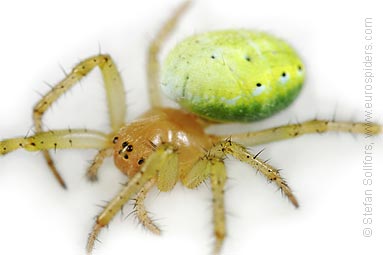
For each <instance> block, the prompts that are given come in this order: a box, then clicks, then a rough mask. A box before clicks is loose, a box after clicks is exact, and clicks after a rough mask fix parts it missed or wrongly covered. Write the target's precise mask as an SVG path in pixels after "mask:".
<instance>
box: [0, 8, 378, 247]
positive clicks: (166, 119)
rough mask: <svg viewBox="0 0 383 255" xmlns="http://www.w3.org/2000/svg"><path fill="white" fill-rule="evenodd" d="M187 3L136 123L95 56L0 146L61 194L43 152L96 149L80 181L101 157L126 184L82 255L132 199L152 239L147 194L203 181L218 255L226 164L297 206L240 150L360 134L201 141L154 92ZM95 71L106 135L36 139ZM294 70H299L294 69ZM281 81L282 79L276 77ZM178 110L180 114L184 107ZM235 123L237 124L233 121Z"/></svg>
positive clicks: (194, 124) (271, 133)
mask: <svg viewBox="0 0 383 255" xmlns="http://www.w3.org/2000/svg"><path fill="white" fill-rule="evenodd" d="M188 3H189V2H186V3H185V4H183V5H182V6H181V7H180V8H179V9H178V10H177V11H176V12H175V14H174V16H173V17H171V19H169V20H168V21H167V22H166V23H165V25H164V26H163V28H162V30H161V31H160V33H159V34H158V36H157V38H156V39H155V40H154V41H153V42H152V44H151V47H150V51H149V52H150V54H149V60H148V69H147V73H148V80H149V83H148V85H149V95H150V102H151V109H150V110H148V111H147V112H146V113H144V114H143V115H142V116H141V117H140V118H139V119H137V120H136V121H134V122H131V123H127V124H126V123H125V109H126V107H125V98H124V97H125V93H124V88H123V86H122V81H121V78H120V75H119V73H118V71H117V68H116V66H115V64H114V62H113V60H112V58H111V57H110V56H109V55H98V56H94V57H90V58H88V59H85V60H84V61H82V62H81V63H79V64H78V65H76V66H75V67H74V69H73V71H72V72H71V73H70V74H68V76H67V77H66V78H65V79H64V80H63V81H61V82H60V83H58V84H57V85H56V86H55V87H54V88H52V90H51V91H50V92H49V93H48V94H47V95H45V96H44V97H43V99H42V100H41V101H39V102H38V103H37V105H36V106H35V108H34V112H33V119H34V122H35V129H36V134H35V135H32V136H29V137H20V138H13V139H7V140H4V141H1V142H0V145H1V146H0V149H1V153H2V154H6V153H9V152H11V151H13V150H16V149H19V148H23V149H26V150H30V151H36V150H41V151H42V152H43V155H44V157H45V159H46V161H47V163H48V165H49V168H50V169H51V171H52V173H53V174H54V175H55V177H56V179H57V180H58V182H59V183H60V184H61V186H63V187H65V186H66V185H65V182H64V180H63V179H62V178H61V176H60V174H59V172H58V171H57V169H56V167H55V164H54V162H53V160H52V159H51V155H50V153H49V151H48V150H52V149H53V150H56V149H70V148H81V149H87V148H92V149H97V150H98V153H97V155H96V157H95V159H94V161H93V164H92V165H91V166H90V168H89V169H88V171H87V176H88V178H89V179H90V180H93V181H94V180H96V179H97V171H98V169H99V167H100V165H101V164H102V162H103V160H104V159H105V158H106V157H110V156H113V157H114V160H115V164H116V166H117V168H119V169H120V170H121V171H122V172H123V173H125V174H126V175H127V176H128V177H129V181H128V182H127V183H126V184H125V186H124V187H123V188H122V190H121V191H120V193H119V194H117V196H116V197H115V198H114V199H112V200H111V201H110V202H109V204H108V205H107V206H106V207H105V208H104V209H103V211H102V212H101V213H100V214H99V215H98V217H97V219H96V222H95V224H94V226H93V229H92V231H91V233H90V235H89V239H88V244H87V252H88V253H91V252H92V249H93V246H94V242H95V240H96V238H97V236H98V234H99V232H100V231H101V230H102V229H103V228H104V227H105V226H106V225H107V224H108V223H109V222H110V220H111V219H112V218H113V217H114V216H115V214H116V213H117V212H119V211H120V209H121V207H122V206H123V205H124V204H125V203H126V202H127V201H128V200H130V199H133V198H135V199H136V200H135V201H136V202H135V203H136V208H137V216H138V219H139V220H140V221H141V223H142V224H143V225H144V226H145V227H146V228H147V229H148V230H150V231H152V232H153V233H156V234H158V233H160V229H159V228H158V227H157V226H156V225H155V223H154V222H153V221H152V220H151V218H150V217H149V216H148V214H147V212H146V209H145V206H144V199H145V197H146V194H147V192H148V191H149V190H150V189H151V188H153V187H154V186H156V187H157V188H158V189H159V190H160V191H169V190H171V189H172V188H173V187H174V185H175V184H176V182H178V181H181V183H182V184H183V185H185V186H186V187H188V188H191V189H193V188H196V187H198V185H200V184H201V183H202V182H204V181H210V184H211V188H212V193H213V219H214V220H213V223H214V235H215V245H214V253H215V254H218V253H219V252H220V250H221V247H222V244H223V242H224V239H225V236H226V226H225V211H224V196H223V194H224V187H225V182H226V179H227V177H226V170H225V165H224V161H225V159H226V157H228V156H230V157H234V158H236V159H238V160H240V161H243V162H245V163H247V164H249V165H251V166H253V167H254V168H255V169H256V170H257V171H259V172H260V173H261V174H262V175H264V176H265V177H266V179H267V180H269V181H270V182H273V183H275V184H276V185H277V186H278V187H279V188H280V189H281V191H282V192H283V193H284V194H285V195H286V197H287V198H288V199H289V201H290V202H291V203H292V204H293V206H295V207H298V206H299V204H298V201H297V199H296V198H295V196H294V194H293V193H292V191H291V189H290V188H289V186H288V185H287V183H286V181H285V180H284V179H283V178H282V176H281V174H280V173H279V171H278V169H276V168H274V167H273V166H271V165H270V164H268V163H267V162H266V161H264V160H262V159H261V158H260V157H259V154H253V153H251V152H250V151H249V150H248V149H247V148H246V147H245V146H254V145H259V144H263V143H268V142H272V141H278V140H282V139H289V138H293V137H297V136H299V135H303V134H306V133H322V132H327V131H345V132H351V133H363V132H364V126H363V123H350V122H335V121H327V120H312V121H308V122H304V123H301V124H296V125H285V126H280V127H275V128H271V129H267V130H263V131H257V132H250V133H243V134H241V133H238V134H230V135H208V134H206V133H205V131H204V129H205V128H206V127H208V126H209V125H211V124H213V123H214V121H215V120H214V116H211V114H208V115H205V116H204V115H203V114H201V113H199V114H196V112H194V110H193V108H192V107H191V108H190V109H191V110H192V112H188V111H185V110H178V109H171V108H166V107H164V106H163V105H162V102H161V97H160V91H159V84H160V82H159V78H158V73H159V71H158V70H159V65H158V63H157V55H158V52H159V50H160V48H161V46H162V44H163V42H164V40H165V39H166V38H167V36H168V35H169V34H170V33H171V31H172V30H173V28H174V26H175V24H176V22H177V20H178V19H179V17H180V16H181V15H182V14H183V13H184V11H185V10H186V8H187V6H188ZM211 58H212V59H215V58H217V56H216V55H212V56H211ZM245 60H246V61H251V58H250V57H245ZM95 67H99V68H100V69H101V71H102V74H103V78H104V84H105V88H106V92H107V102H108V107H109V111H110V122H111V128H112V132H111V133H109V134H104V133H102V132H99V131H95V130H85V129H73V130H68V129H66V130H53V131H43V129H42V118H43V115H44V113H45V111H46V110H47V109H49V107H50V106H51V105H52V103H53V102H54V101H55V100H56V99H58V98H59V97H60V96H61V95H62V94H64V93H65V92H66V91H68V90H69V89H70V88H71V87H72V86H74V85H75V84H76V83H77V82H78V81H79V80H81V78H82V77H84V76H86V75H87V74H88V73H89V72H90V71H91V70H92V69H93V68H95ZM297 68H298V69H301V68H302V67H299V66H297ZM282 76H283V77H284V76H286V74H285V75H283V73H282ZM257 84H258V83H257ZM260 84H261V83H260ZM261 86H262V84H261V85H260V86H258V85H257V87H261ZM172 91H174V90H172ZM172 91H170V94H171V92H172ZM168 93H169V92H168ZM171 96H172V95H171ZM181 103H182V102H181ZM186 103H188V102H186ZM184 106H185V107H187V104H185V105H184ZM200 115H202V116H203V117H205V118H203V117H201V116H200ZM235 117H236V118H237V117H238V115H235ZM222 118H224V117H220V119H217V121H218V120H220V121H221V120H222ZM374 132H375V133H376V134H378V133H380V132H381V127H380V126H379V125H375V126H374Z"/></svg>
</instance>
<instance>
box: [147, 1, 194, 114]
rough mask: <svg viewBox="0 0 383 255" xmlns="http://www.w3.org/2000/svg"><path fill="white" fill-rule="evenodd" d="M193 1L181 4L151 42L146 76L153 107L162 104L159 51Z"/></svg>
mask: <svg viewBox="0 0 383 255" xmlns="http://www.w3.org/2000/svg"><path fill="white" fill-rule="evenodd" d="M190 3H191V1H185V2H184V3H183V4H181V5H180V6H179V7H178V9H177V10H176V11H175V12H174V14H173V15H172V16H171V17H170V19H168V20H167V21H166V22H165V24H164V25H163V26H162V28H161V29H160V31H159V32H158V33H157V35H156V37H155V38H154V39H153V41H152V42H151V43H150V46H149V50H148V59H147V67H146V76H147V81H148V89H149V97H150V104H151V106H152V107H160V106H161V92H160V87H159V85H160V84H159V78H158V76H159V69H160V66H159V63H158V53H159V51H160V50H161V47H162V45H163V43H164V41H165V40H166V39H167V37H168V36H169V35H170V34H171V32H172V31H173V30H174V28H175V26H176V25H177V22H178V20H179V18H180V17H181V16H182V15H183V14H184V13H185V11H186V10H187V8H188V7H189V5H190Z"/></svg>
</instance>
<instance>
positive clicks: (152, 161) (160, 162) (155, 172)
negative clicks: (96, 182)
mask: <svg viewBox="0 0 383 255" xmlns="http://www.w3.org/2000/svg"><path fill="white" fill-rule="evenodd" d="M175 151H176V150H175V149H174V148H173V146H172V145H170V144H162V145H160V146H158V147H157V148H156V150H155V151H154V152H153V153H152V154H151V155H150V156H149V157H148V158H147V159H146V160H145V163H144V164H143V166H142V168H141V169H140V171H139V172H137V173H136V174H135V175H134V176H133V177H132V178H131V179H130V180H129V181H128V182H127V183H126V185H125V186H124V187H123V188H122V190H121V191H120V192H119V193H118V195H117V196H115V197H114V198H113V199H112V200H111V201H110V202H109V203H108V204H107V205H106V207H105V208H104V209H103V211H102V212H101V213H100V214H99V215H98V216H97V218H96V223H95V224H94V226H93V230H92V232H91V233H90V234H89V238H88V243H87V247H86V248H87V252H88V254H91V253H92V250H93V247H94V242H95V241H96V240H97V236H98V234H99V233H100V231H101V229H102V228H103V227H105V226H106V225H108V224H109V222H110V221H111V220H112V219H113V217H114V216H115V215H116V213H117V212H119V211H120V210H121V208H122V206H123V205H124V204H125V203H126V202H127V201H128V200H130V199H132V198H133V197H134V196H135V195H136V194H137V195H138V196H139V198H143V197H142V196H143V194H140V193H139V192H140V191H141V192H144V193H145V194H146V192H147V191H148V189H149V188H150V187H152V186H153V185H154V183H153V184H152V183H151V182H152V181H153V180H154V179H155V180H156V182H155V183H156V184H157V186H158V188H159V189H160V190H161V191H166V190H170V189H171V188H173V186H174V185H175V183H176V182H177V180H178V154H176V153H175ZM143 209H144V208H143ZM144 210H145V209H144ZM141 219H142V220H143V219H144V217H143V218H141ZM144 226H145V225H144Z"/></svg>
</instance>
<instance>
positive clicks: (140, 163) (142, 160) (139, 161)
mask: <svg viewBox="0 0 383 255" xmlns="http://www.w3.org/2000/svg"><path fill="white" fill-rule="evenodd" d="M144 162H145V159H143V158H140V159H139V160H138V162H137V163H138V164H139V165H142V164H143V163H144Z"/></svg>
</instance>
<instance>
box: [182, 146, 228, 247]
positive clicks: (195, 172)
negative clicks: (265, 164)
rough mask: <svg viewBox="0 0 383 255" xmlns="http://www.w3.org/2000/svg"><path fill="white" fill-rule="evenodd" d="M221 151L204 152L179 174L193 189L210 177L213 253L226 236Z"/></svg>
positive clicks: (186, 184) (183, 181)
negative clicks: (204, 153) (183, 172)
mask: <svg viewBox="0 0 383 255" xmlns="http://www.w3.org/2000/svg"><path fill="white" fill-rule="evenodd" d="M223 157H224V154H223V153H215V154H214V155H213V154H210V152H209V153H208V154H206V155H205V156H203V157H202V158H200V159H199V160H198V161H197V162H196V163H195V164H194V166H193V167H192V168H191V169H190V170H189V171H188V172H187V173H185V175H182V176H181V181H182V183H183V184H184V185H185V186H186V187H188V188H190V189H194V188H196V187H198V186H199V185H200V184H201V183H202V182H203V181H205V180H206V179H207V178H209V177H210V182H211V188H212V193H213V223H214V237H215V245H214V254H219V252H220V250H221V247H222V244H223V241H224V239H225V237H226V220H225V208H224V187H225V183H226V170H225V165H224V163H223Z"/></svg>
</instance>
